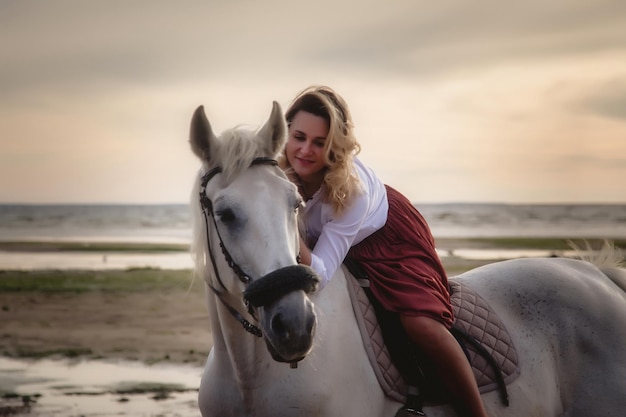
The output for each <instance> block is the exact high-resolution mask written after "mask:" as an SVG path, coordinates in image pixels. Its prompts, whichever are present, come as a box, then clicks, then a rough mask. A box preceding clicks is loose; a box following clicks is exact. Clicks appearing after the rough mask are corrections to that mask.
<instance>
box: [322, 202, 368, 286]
mask: <svg viewBox="0 0 626 417" xmlns="http://www.w3.org/2000/svg"><path fill="white" fill-rule="evenodd" d="M368 199H369V196H368V195H367V193H361V194H358V195H357V196H356V197H355V198H354V200H353V201H352V204H351V205H350V206H349V207H347V208H346V209H345V210H344V211H343V213H341V215H339V216H333V218H332V220H331V221H329V222H328V223H326V224H324V226H323V228H322V232H321V234H320V236H319V238H318V240H317V243H316V244H315V247H314V248H313V251H312V252H311V268H313V270H314V271H315V272H317V274H318V275H319V276H320V278H321V279H322V281H321V283H320V289H322V288H324V286H325V285H326V284H327V283H328V280H329V279H330V278H331V277H332V276H333V275H334V274H335V272H336V271H337V270H338V269H339V267H340V266H341V263H342V262H343V260H344V258H345V257H346V255H347V254H348V251H349V250H350V247H351V246H352V245H353V244H354V241H355V239H356V236H357V234H358V233H359V230H360V229H361V225H362V224H363V221H364V220H365V218H366V216H367V213H368V207H369V201H368Z"/></svg>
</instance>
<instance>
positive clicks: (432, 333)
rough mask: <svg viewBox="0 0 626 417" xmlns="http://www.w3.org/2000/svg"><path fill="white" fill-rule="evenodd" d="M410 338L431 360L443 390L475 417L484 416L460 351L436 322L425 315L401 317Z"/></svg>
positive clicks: (451, 337) (469, 370) (451, 338)
mask: <svg viewBox="0 0 626 417" xmlns="http://www.w3.org/2000/svg"><path fill="white" fill-rule="evenodd" d="M400 321H401V322H402V326H403V327H404V329H405V331H406V332H407V334H408V335H409V338H410V339H411V341H412V342H413V343H415V344H416V345H417V346H418V347H419V348H420V349H422V351H423V352H424V353H425V354H426V355H427V356H428V357H429V358H430V359H431V360H432V361H433V363H434V365H435V368H436V369H437V371H438V372H439V375H440V376H441V379H442V381H443V383H444V384H445V386H446V388H448V389H449V390H450V392H451V393H452V395H453V396H454V397H455V398H457V399H458V401H459V404H460V405H461V406H462V407H463V408H464V409H466V410H467V412H468V415H470V416H474V417H478V416H480V417H484V416H487V412H486V411H485V408H484V406H483V402H482V399H481V398H480V392H479V391H478V387H477V385H476V380H475V379H474V374H473V372H472V368H471V367H470V365H469V362H468V361H467V357H466V356H465V353H463V349H461V347H460V346H459V344H458V342H457V341H456V339H455V338H454V336H452V334H451V333H450V332H449V331H448V329H447V328H446V327H445V326H444V325H443V324H442V323H440V322H438V321H437V320H434V319H431V318H430V317H425V316H405V315H401V316H400Z"/></svg>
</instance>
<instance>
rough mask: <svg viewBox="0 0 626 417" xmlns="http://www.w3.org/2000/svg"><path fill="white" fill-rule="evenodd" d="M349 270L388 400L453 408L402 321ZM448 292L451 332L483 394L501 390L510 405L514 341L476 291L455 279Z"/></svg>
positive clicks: (361, 276)
mask: <svg viewBox="0 0 626 417" xmlns="http://www.w3.org/2000/svg"><path fill="white" fill-rule="evenodd" d="M344 264H345V265H346V267H348V270H349V271H350V272H351V273H352V275H353V276H354V278H355V279H349V280H348V281H349V284H348V292H349V293H350V299H351V301H352V307H353V309H354V313H355V316H356V319H357V323H358V325H359V329H360V331H361V337H362V340H363V344H364V346H365V350H366V352H367V355H368V358H369V360H370V363H371V365H372V368H373V369H374V373H375V374H376V377H377V379H378V382H379V383H380V385H381V388H382V389H383V391H384V392H385V394H386V395H387V396H389V397H390V398H393V399H394V400H396V401H399V402H402V403H405V404H407V405H408V404H411V408H419V409H421V405H422V403H428V404H443V403H449V402H450V400H451V399H450V396H449V393H448V392H447V390H446V389H445V388H444V386H443V383H442V382H441V380H440V378H439V376H438V375H437V372H436V371H435V370H434V368H433V366H432V364H431V362H430V361H429V360H428V358H426V357H425V356H424V354H423V353H422V352H420V350H419V349H418V348H417V347H416V346H415V345H414V344H413V343H411V342H410V341H409V339H408V336H407V335H406V333H405V332H404V329H403V328H402V326H401V324H400V320H399V317H398V315H397V314H396V313H392V312H389V311H386V310H384V309H383V308H382V307H381V306H380V304H379V303H378V302H377V301H376V299H375V297H373V295H372V294H371V292H370V291H369V288H368V287H369V280H368V279H367V276H366V275H365V274H364V273H363V272H362V270H360V268H359V266H358V265H356V264H355V263H353V262H350V261H346V262H344ZM449 286H450V301H451V303H452V307H453V311H454V316H455V322H454V325H453V327H452V329H451V330H450V332H451V333H452V334H453V336H454V337H455V338H456V339H457V341H458V342H459V344H460V345H461V347H462V348H463V350H464V352H465V354H466V356H467V357H468V360H469V362H470V364H471V366H472V371H473V373H474V377H475V378H476V382H477V385H478V388H479V390H480V392H481V393H485V392H489V391H493V390H496V389H498V390H500V396H501V399H502V402H503V403H504V404H505V405H508V394H507V391H506V385H507V384H509V383H510V382H512V381H513V380H515V379H516V378H517V377H518V376H519V366H518V358H517V352H516V350H515V347H514V346H513V343H512V340H511V337H510V336H509V333H508V332H507V330H506V328H505V327H504V325H503V323H502V322H501V321H500V319H499V318H498V316H497V315H496V313H495V312H494V311H493V310H492V309H491V307H490V306H489V305H488V304H487V303H486V302H485V300H483V299H482V298H481V297H480V296H479V295H478V294H477V293H476V292H475V291H474V290H472V289H471V288H469V287H468V286H466V285H465V284H463V283H461V282H459V281H455V280H454V279H451V280H449ZM416 403H417V404H416ZM415 414H418V415H419V414H420V412H416V413H415ZM422 415H423V414H422Z"/></svg>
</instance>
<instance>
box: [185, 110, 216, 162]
mask: <svg viewBox="0 0 626 417" xmlns="http://www.w3.org/2000/svg"><path fill="white" fill-rule="evenodd" d="M215 140H216V138H215V135H214V134H213V130H212V129H211V125H210V124H209V119H207V117H206V114H205V113H204V106H199V107H198V108H197V109H196V111H195V112H194V113H193V116H192V117H191V128H190V130H189V143H190V144H191V150H193V153H195V154H196V155H197V156H198V158H200V159H202V160H205V161H210V160H211V143H212V142H214V141H215Z"/></svg>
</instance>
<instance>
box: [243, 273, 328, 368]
mask: <svg viewBox="0 0 626 417" xmlns="http://www.w3.org/2000/svg"><path fill="white" fill-rule="evenodd" d="M318 286H319V277H318V276H317V274H315V272H314V271H313V270H312V269H311V268H309V267H307V266H304V265H291V266H287V267H284V268H280V269H277V270H276V271H273V272H270V273H269V274H267V275H265V276H263V277H261V278H259V279H258V280H255V281H253V282H252V283H251V284H250V285H249V286H248V287H247V288H246V290H245V291H244V299H245V301H246V303H247V304H248V305H249V306H250V307H252V308H254V309H256V311H257V313H258V316H259V317H258V318H259V323H260V326H261V330H262V332H263V336H264V338H265V343H266V345H267V349H268V351H269V353H270V354H271V355H272V358H273V359H274V360H276V361H278V362H289V363H295V362H298V361H300V360H302V359H303V358H304V357H305V356H306V355H307V354H308V353H309V352H310V351H311V348H312V346H313V339H314V336H315V330H316V327H317V317H316V315H315V311H314V308H313V303H312V302H311V300H310V299H309V297H308V295H307V294H309V293H311V292H313V291H315V290H316V289H317V288H318Z"/></svg>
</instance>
